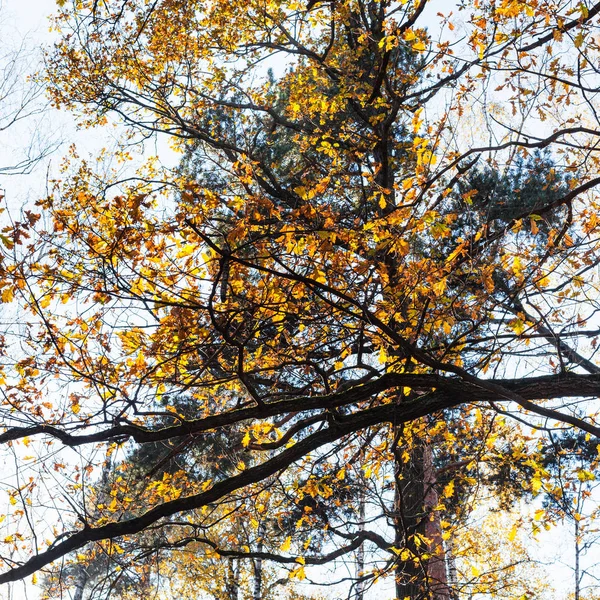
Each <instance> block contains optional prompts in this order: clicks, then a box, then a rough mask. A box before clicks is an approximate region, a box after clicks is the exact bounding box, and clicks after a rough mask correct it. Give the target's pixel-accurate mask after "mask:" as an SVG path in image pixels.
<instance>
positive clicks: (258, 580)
mask: <svg viewBox="0 0 600 600" xmlns="http://www.w3.org/2000/svg"><path fill="white" fill-rule="evenodd" d="M264 536H265V524H264V523H263V522H262V521H261V523H260V524H259V526H258V542H257V544H256V551H257V552H262V549H263V538H264ZM261 593H262V558H255V559H254V589H253V591H252V600H260V599H261Z"/></svg>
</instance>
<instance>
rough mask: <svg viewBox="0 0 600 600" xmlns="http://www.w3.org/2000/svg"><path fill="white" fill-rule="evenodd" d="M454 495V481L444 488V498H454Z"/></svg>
mask: <svg viewBox="0 0 600 600" xmlns="http://www.w3.org/2000/svg"><path fill="white" fill-rule="evenodd" d="M453 495H454V479H453V480H452V481H450V482H449V483H448V484H447V485H446V487H445V488H444V498H452V496H453Z"/></svg>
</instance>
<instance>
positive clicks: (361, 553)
mask: <svg viewBox="0 0 600 600" xmlns="http://www.w3.org/2000/svg"><path fill="white" fill-rule="evenodd" d="M360 479H361V486H360V492H359V494H360V495H359V500H358V502H359V505H358V506H359V508H358V519H359V525H358V530H359V531H360V532H361V533H362V532H363V531H364V530H365V482H364V480H363V478H362V477H361V478H360ZM364 571H365V544H364V542H363V543H362V544H361V545H360V546H359V547H358V550H357V551H356V578H357V580H358V581H357V583H356V600H364V596H365V581H364V579H361V578H362V577H363V576H364Z"/></svg>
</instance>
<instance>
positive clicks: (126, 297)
mask: <svg viewBox="0 0 600 600" xmlns="http://www.w3.org/2000/svg"><path fill="white" fill-rule="evenodd" d="M59 5H60V12H59V14H58V16H57V18H56V27H57V28H58V29H59V31H60V35H61V39H60V41H59V42H58V43H57V45H56V47H55V48H54V50H53V51H52V52H51V53H50V54H49V56H48V61H47V62H48V73H47V78H48V86H49V90H50V93H51V94H52V98H53V101H54V103H55V104H56V105H57V106H61V107H66V108H69V109H71V110H73V111H75V112H76V114H77V115H78V116H79V118H80V120H81V123H82V124H84V125H90V126H91V125H102V124H105V123H107V122H109V121H112V120H113V119H115V118H116V119H120V122H121V124H122V126H123V127H124V129H125V139H124V141H123V148H122V151H121V152H120V153H119V154H118V156H117V157H116V158H117V160H118V161H123V162H127V161H128V155H127V152H128V148H131V146H132V145H134V144H136V143H137V144H143V143H144V141H145V140H147V139H148V138H150V137H152V136H155V135H156V136H162V137H163V138H166V139H168V140H169V141H170V143H171V146H172V148H173V149H174V150H175V151H179V152H181V153H182V155H183V156H184V157H185V160H184V164H183V165H182V166H181V167H180V168H178V169H175V170H168V169H165V168H162V167H160V165H159V164H158V163H157V161H156V160H155V159H154V158H150V159H148V161H147V162H146V164H145V165H144V166H143V167H141V168H140V169H139V170H138V171H137V172H136V173H135V174H134V175H132V176H127V177H122V176H121V175H120V171H119V170H118V169H115V170H113V171H111V170H110V169H109V168H105V166H104V164H103V162H102V160H104V159H103V158H102V157H100V160H99V161H98V162H96V161H85V160H82V159H80V158H78V157H77V156H76V154H75V153H73V154H72V156H71V157H70V159H69V160H68V161H67V162H66V163H65V167H64V177H63V179H62V180H61V181H57V182H55V185H54V188H53V189H52V190H51V192H50V193H49V195H48V197H46V198H43V199H41V200H40V202H39V214H37V213H34V212H28V213H26V214H25V215H24V217H23V218H21V219H19V220H18V221H17V222H15V223H14V227H12V229H11V231H10V232H8V233H9V235H7V236H5V237H6V239H4V238H2V242H3V243H4V245H5V247H6V253H5V254H6V256H5V258H4V261H3V264H2V267H3V268H2V281H1V283H2V291H1V297H2V300H3V301H4V302H9V301H13V300H14V301H18V302H20V303H21V306H22V307H23V310H24V311H26V314H27V317H26V318H25V319H24V323H23V327H24V331H23V330H22V331H20V332H19V333H20V334H21V335H22V344H21V348H22V353H23V356H22V357H19V359H18V360H16V361H11V360H9V357H10V356H11V354H10V352H9V350H8V349H7V348H4V350H3V352H4V357H5V360H4V366H3V379H2V382H1V383H2V386H3V405H2V406H3V408H2V411H3V413H2V415H3V424H4V427H5V430H4V432H3V433H1V434H0V441H1V442H2V443H4V444H5V445H6V446H7V447H9V448H13V449H15V448H17V447H18V448H20V445H25V446H27V445H29V446H32V447H33V448H35V452H36V453H37V455H38V458H37V459H28V460H29V462H28V460H25V458H24V457H22V455H21V452H20V450H19V451H15V452H16V454H15V456H16V457H17V459H18V460H17V463H18V465H19V472H18V473H17V475H16V477H17V479H15V481H16V483H11V484H10V485H11V486H12V487H8V488H7V491H8V493H9V498H10V505H11V507H12V514H11V516H10V524H11V526H12V527H13V532H12V533H10V534H9V535H8V536H7V538H6V539H5V544H6V545H7V548H12V547H13V545H14V544H16V545H17V546H18V547H19V548H18V549H19V550H20V551H25V552H30V553H31V554H30V555H29V556H28V555H24V556H23V557H21V556H18V555H16V554H14V553H13V554H10V552H12V550H7V552H5V553H3V555H2V558H3V559H4V561H5V570H4V572H3V573H2V574H1V575H0V582H7V581H14V580H17V579H19V578H24V577H29V576H31V575H33V574H35V573H36V572H37V571H39V570H40V569H46V568H48V565H50V564H51V563H53V562H55V564H58V563H56V561H60V560H72V561H77V560H81V561H84V560H86V558H85V555H84V554H83V553H82V552H81V549H83V548H86V547H87V548H89V547H90V544H92V545H93V547H94V549H95V550H94V552H95V553H96V554H102V555H105V556H107V557H109V558H110V561H109V562H110V564H112V565H113V566H114V568H115V570H122V569H125V568H133V569H135V568H136V567H138V566H140V565H143V564H144V563H143V560H142V559H143V558H144V557H145V556H147V554H148V552H150V551H152V552H156V553H158V552H162V553H164V555H165V556H178V555H177V553H178V552H180V551H181V550H182V549H185V548H186V547H187V548H190V549H194V550H193V552H194V553H201V552H205V551H206V550H207V549H210V552H209V554H210V559H211V560H212V559H214V558H218V557H221V558H222V559H223V561H225V562H223V563H222V564H223V565H224V566H226V564H227V562H226V561H228V560H229V559H235V560H238V561H250V560H254V561H255V564H258V561H272V563H273V564H275V565H281V567H282V568H283V569H287V570H288V571H289V575H290V577H292V578H293V579H300V580H303V579H304V578H307V577H308V578H313V577H314V578H317V579H318V577H319V572H320V569H311V566H312V565H327V564H332V565H335V564H338V563H337V562H336V561H341V560H344V559H345V558H347V559H352V560H356V563H357V568H356V569H355V571H354V573H353V575H352V577H351V579H352V580H353V581H351V582H350V590H351V593H355V594H356V595H358V596H359V597H362V596H361V594H362V593H363V591H364V589H365V586H366V585H375V584H376V582H378V581H380V580H382V579H384V578H385V577H388V576H390V577H392V578H393V580H394V582H395V583H394V587H395V593H396V596H397V597H400V598H404V597H410V598H415V599H417V598H438V599H447V598H451V597H456V594H457V593H459V590H457V589H455V586H453V581H452V577H449V576H448V575H449V568H448V566H449V563H450V561H449V557H450V555H451V554H452V550H451V548H450V547H449V544H448V540H450V539H451V538H452V536H453V535H454V534H455V532H456V531H457V529H456V528H457V526H458V524H459V523H460V516H461V514H465V513H468V510H469V506H468V504H469V502H468V501H467V499H466V498H467V495H466V492H465V490H469V489H474V487H476V486H477V484H478V483H481V484H483V483H484V482H485V483H488V482H489V484H490V485H491V486H493V485H494V481H495V482H496V484H497V489H498V490H499V494H500V496H501V497H502V494H504V496H505V498H506V497H508V496H509V495H510V493H511V492H510V489H511V488H510V485H513V488H512V489H513V490H514V489H517V487H516V486H518V487H519V488H520V489H521V490H523V491H524V492H526V493H528V494H530V495H531V496H533V497H536V496H538V495H540V494H542V493H544V494H546V495H549V496H552V495H554V496H555V497H558V494H559V491H558V490H559V488H560V485H561V480H560V476H559V475H557V472H556V471H555V470H552V469H550V468H548V465H547V464H546V463H545V462H544V456H543V453H542V452H541V451H540V448H544V447H546V446H544V444H545V443H546V442H545V440H550V439H551V438H552V436H554V435H556V434H555V433H554V431H555V430H556V429H559V430H567V431H570V430H577V431H581V432H583V436H582V437H581V438H577V439H581V440H585V439H586V437H585V436H588V441H589V439H595V438H597V437H598V436H599V435H600V425H598V422H597V415H596V408H595V400H594V399H595V398H596V397H597V396H598V394H599V392H600V367H598V366H597V365H596V362H595V360H594V356H595V350H596V337H597V335H598V334H599V333H600V331H599V330H598V327H597V323H596V317H595V315H596V311H597V263H598V253H599V248H598V242H597V230H598V219H597V209H598V204H597V202H598V200H597V195H596V192H595V188H596V186H597V185H598V183H600V178H599V177H598V176H597V172H598V149H597V141H598V135H599V132H600V129H599V124H598V117H597V112H596V107H595V101H596V100H595V99H596V94H597V91H598V89H599V87H598V85H599V83H598V73H597V69H596V67H595V65H596V64H597V59H598V54H599V51H600V48H599V46H598V36H597V23H598V14H599V13H600V4H592V3H589V2H587V3H586V2H562V3H558V2H553V1H550V0H523V1H521V0H502V1H497V2H492V1H487V0H472V1H471V0H463V1H461V2H458V3H456V5H452V6H448V7H445V8H444V9H443V10H445V11H446V12H445V14H441V13H438V14H437V15H436V14H435V10H437V8H438V7H437V6H436V7H434V3H433V2H430V1H428V0H420V1H417V0H402V1H400V2H389V1H387V0H379V1H377V2H376V1H366V0H335V1H331V2H310V3H308V4H305V3H298V2H296V1H290V2H286V1H283V2H282V1H269V0H266V1H265V0H246V1H245V2H239V1H233V2H231V1H228V2H223V1H221V0H215V1H214V2H210V3H206V2H197V1H194V0H188V1H186V2H180V1H176V0H156V1H154V2H152V3H148V2H143V1H142V0H139V1H138V0H130V1H129V2H122V1H120V0H96V1H91V0H77V1H74V2H73V3H67V2H64V1H61V2H59ZM450 11H452V12H450ZM97 165H99V166H97ZM40 215H43V219H40ZM15 248H16V250H17V251H15ZM10 335H11V332H7V335H6V339H7V340H8V341H10V339H11V337H10ZM12 335H14V333H12ZM215 436H217V437H218V436H220V439H224V440H230V448H229V449H228V452H227V453H224V455H223V459H222V460H221V461H220V465H219V468H218V471H217V472H215V473H212V474H208V473H207V472H206V470H205V469H203V468H200V467H199V466H197V465H196V464H195V462H197V461H198V460H199V458H198V457H199V454H198V449H200V448H206V447H207V446H208V445H210V440H214V439H217V437H215ZM34 440H35V441H34ZM507 440H508V443H507ZM18 444H19V446H17V445H18ZM158 447H163V448H164V449H165V453H166V455H163V453H162V452H161V453H158V452H157V455H156V456H155V457H154V467H153V468H152V475H153V476H147V477H146V476H140V473H139V470H136V468H135V465H136V462H137V463H138V464H139V460H138V458H139V457H141V456H143V455H144V454H146V455H148V454H150V456H151V455H152V454H153V453H154V452H156V450H155V449H156V448H158ZM148 450H151V451H150V452H149V453H148ZM109 455H114V456H112V457H111V460H113V461H115V462H114V464H119V465H120V467H119V469H120V473H119V474H118V476H116V477H113V478H111V484H110V486H109V489H108V490H107V491H106V492H103V494H104V495H105V497H106V501H104V500H101V499H100V498H99V497H98V493H97V486H98V480H99V477H100V473H101V470H102V468H103V466H104V465H105V464H106V460H107V456H109ZM583 455H584V454H582V456H583ZM74 457H77V460H75V458H74ZM115 457H117V458H116V459H115ZM136 457H137V458H136ZM231 457H235V460H230V458H231ZM32 460H33V461H34V462H33V463H32V462H31V461H32ZM150 460H152V456H151V458H150ZM590 460H592V461H593V460H595V459H594V458H593V457H592V458H590ZM167 463H168V464H169V465H171V466H173V468H172V469H171V468H170V467H169V469H166V468H165V467H166V465H167ZM198 464H199V463H198ZM523 466H525V467H526V468H523ZM35 467H37V470H36V472H35V475H34V474H33V471H32V470H31V469H34V468H35ZM582 468H583V467H582ZM157 472H161V474H162V478H161V479H159V478H157V477H154V475H155V474H156V473H157ZM500 472H501V473H503V474H504V475H505V476H503V477H499V476H496V475H497V473H500ZM586 472H589V473H591V474H592V475H591V476H593V473H592V471H591V470H588V471H586ZM30 473H32V474H31V475H30ZM49 478H56V479H58V480H59V482H60V483H61V486H62V487H61V490H60V492H57V490H56V489H48V490H47V491H44V490H43V486H44V485H47V482H48V480H49ZM461 490H462V491H463V492H462V495H460V496H458V494H459V492H461ZM455 496H456V498H459V497H460V501H456V502H454V503H453V498H455ZM456 498H455V499H456ZM50 502H54V503H55V504H56V506H61V507H62V510H61V515H60V518H61V521H60V523H59V524H58V525H57V526H56V527H54V528H53V529H52V530H51V531H47V530H43V528H42V529H40V528H39V527H40V525H39V523H37V520H38V519H39V516H38V515H39V514H40V513H39V510H40V507H41V506H47V505H48V504H49V503H50ZM445 517H447V518H445ZM546 518H548V520H550V519H551V517H550V516H548V515H546V513H545V512H544V514H541V515H540V519H541V520H542V521H543V520H544V519H546ZM543 522H545V521H543ZM241 524H243V525H244V528H245V531H244V536H241V535H240V534H239V532H240V531H241V529H240V526H241ZM224 531H226V532H227V533H226V534H223V532H224ZM42 532H43V533H42ZM267 532H268V533H267ZM248 536H250V538H251V539H252V540H253V543H251V544H248V543H247V541H244V540H247V539H248ZM200 548H201V549H203V550H202V551H201V550H199V549H200ZM79 556H80V558H78V557H79ZM65 557H69V558H68V559H66V558H65ZM352 557H356V558H355V559H354V558H352ZM467 558H468V557H467ZM461 560H465V559H464V557H461ZM245 564H249V563H245ZM261 564H262V562H261ZM461 564H463V563H461ZM474 564H475V563H474ZM494 564H495V563H494ZM461 568H462V567H461ZM474 568H476V567H474ZM344 577H345V576H344ZM486 581H492V578H490V577H488V578H487V579H486V578H485V577H483V578H482V580H481V585H482V586H484V587H482V588H481V589H482V590H484V588H485V585H486ZM494 581H496V580H494ZM155 584H156V585H157V586H159V587H160V584H159V582H158V581H155ZM490 589H491V588H490ZM492 591H493V590H492ZM492 591H490V593H492ZM481 593H484V592H481Z"/></svg>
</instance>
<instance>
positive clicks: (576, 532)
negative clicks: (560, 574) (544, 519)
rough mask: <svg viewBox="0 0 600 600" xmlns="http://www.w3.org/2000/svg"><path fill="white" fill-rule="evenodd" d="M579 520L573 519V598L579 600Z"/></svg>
mask: <svg viewBox="0 0 600 600" xmlns="http://www.w3.org/2000/svg"><path fill="white" fill-rule="evenodd" d="M579 553H580V548H579V521H577V520H575V599H574V600H579V597H580V591H579V568H580V567H579Z"/></svg>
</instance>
